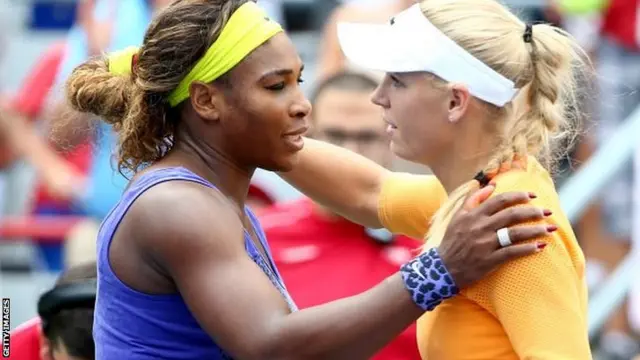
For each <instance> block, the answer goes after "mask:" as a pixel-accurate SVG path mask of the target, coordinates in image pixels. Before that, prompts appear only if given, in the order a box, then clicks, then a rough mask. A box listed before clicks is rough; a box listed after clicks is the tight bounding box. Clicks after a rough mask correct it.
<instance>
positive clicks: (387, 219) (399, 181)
mask: <svg viewBox="0 0 640 360" xmlns="http://www.w3.org/2000/svg"><path fill="white" fill-rule="evenodd" d="M446 199H447V193H446V191H445V190H444V188H443V187H442V184H440V182H439V181H438V179H437V178H436V177H435V176H433V175H413V174H408V173H393V174H392V175H390V176H389V177H388V178H386V179H385V181H384V182H383V184H382V190H381V192H380V199H379V202H378V217H379V219H380V222H381V223H382V225H384V227H386V228H387V229H389V231H391V232H393V233H395V234H403V235H407V236H409V237H412V238H415V239H422V238H424V236H425V234H426V232H427V229H428V226H429V222H430V221H431V217H432V216H433V214H435V213H436V211H437V210H438V208H439V207H440V205H442V204H443V203H444V201H445V200H446Z"/></svg>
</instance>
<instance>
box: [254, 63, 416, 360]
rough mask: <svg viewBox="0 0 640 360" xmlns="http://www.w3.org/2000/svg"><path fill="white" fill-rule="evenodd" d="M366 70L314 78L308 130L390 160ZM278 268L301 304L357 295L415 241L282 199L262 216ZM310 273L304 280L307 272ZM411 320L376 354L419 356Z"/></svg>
mask: <svg viewBox="0 0 640 360" xmlns="http://www.w3.org/2000/svg"><path fill="white" fill-rule="evenodd" d="M377 86H378V82H377V81H376V80H375V79H373V78H372V77H370V76H368V75H365V74H362V73H357V72H342V73H338V74H335V75H333V76H331V77H329V78H327V79H325V80H323V81H322V82H320V83H319V84H318V86H317V89H316V90H315V92H314V94H313V95H312V97H311V102H312V104H313V108H314V111H313V113H312V115H311V119H310V120H311V130H310V132H309V135H310V136H311V137H314V138H316V139H319V140H323V141H327V142H329V143H332V144H335V145H338V146H342V147H345V148H347V149H350V150H352V151H355V152H356V153H359V154H361V155H363V156H366V157H367V158H369V159H371V160H373V161H375V162H376V163H377V164H380V165H382V166H384V167H385V168H390V167H391V162H392V158H393V155H392V153H391V150H390V149H389V139H388V137H387V135H386V133H385V124H384V122H383V121H382V120H381V119H380V110H379V109H378V108H377V107H376V106H375V105H374V104H372V103H371V101H370V99H369V98H370V95H371V93H372V92H373V90H375V88H376V87H377ZM260 221H261V222H262V225H263V228H264V231H265V234H266V235H267V238H268V239H269V244H270V246H271V251H272V253H273V257H274V260H275V262H276V265H277V267H278V270H279V271H280V273H281V274H282V277H283V278H284V282H285V284H286V285H287V289H288V290H289V292H290V293H291V296H292V297H293V299H294V301H295V302H296V303H297V304H298V306H299V307H300V308H308V307H312V306H316V305H320V304H323V303H327V302H330V301H333V300H337V299H341V298H346V297H349V296H353V295H356V294H359V293H361V292H363V291H365V290H367V289H369V288H371V287H373V286H374V285H376V284H377V283H379V282H380V281H382V280H384V279H385V278H387V277H388V276H390V275H391V274H393V273H394V272H396V271H397V269H398V268H399V267H400V266H401V265H402V264H403V263H405V262H407V261H409V260H410V259H411V257H412V255H413V254H415V251H416V249H418V248H419V247H420V244H421V242H419V241H417V240H414V239H410V238H408V237H405V236H393V235H392V234H391V233H389V232H388V231H385V230H383V229H381V230H372V229H368V228H366V227H364V226H362V225H358V224H355V223H353V222H351V221H349V220H347V219H345V218H343V217H341V216H339V215H337V214H335V213H333V212H331V211H330V210H328V209H327V208H324V207H322V206H321V205H319V204H316V203H314V202H312V201H311V200H310V199H308V198H302V199H300V200H297V201H292V202H287V203H280V204H276V205H275V206H273V207H271V208H268V209H266V210H264V212H263V213H262V215H261V216H260ZM310 278H312V279H315V280H314V281H313V282H309V281H308V279H310ZM415 339H416V329H415V325H412V326H411V327H409V328H408V329H406V330H405V331H404V332H403V333H401V334H400V335H399V336H398V337H397V338H396V339H395V340H393V341H392V342H391V343H389V345H387V346H386V347H384V348H383V349H382V350H381V351H380V352H379V353H378V354H377V355H376V356H375V357H373V359H375V360H410V359H420V355H419V353H418V347H417V346H416V340H415Z"/></svg>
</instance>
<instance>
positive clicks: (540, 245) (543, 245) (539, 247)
mask: <svg viewBox="0 0 640 360" xmlns="http://www.w3.org/2000/svg"><path fill="white" fill-rule="evenodd" d="M546 246H547V243H538V246H537V247H538V249H540V250H542V249H544V248H545V247H546Z"/></svg>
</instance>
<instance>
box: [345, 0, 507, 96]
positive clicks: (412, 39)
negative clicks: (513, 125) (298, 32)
mask: <svg viewBox="0 0 640 360" xmlns="http://www.w3.org/2000/svg"><path fill="white" fill-rule="evenodd" d="M338 40H339V42H340V46H341V47H342V51H343V52H344V54H345V56H346V57H347V58H348V59H349V60H350V61H351V62H353V63H354V64H355V65H357V66H360V67H363V68H367V69H371V70H378V71H384V72H391V73H405V72H429V73H432V74H434V75H436V76H438V77H440V78H442V79H443V80H445V81H448V82H454V83H461V84H465V85H466V86H467V87H468V88H469V92H470V93H471V94H472V95H473V96H475V97H477V98H479V99H482V100H484V101H486V102H489V103H491V104H494V105H496V106H500V107H502V106H504V105H505V104H507V103H508V102H510V101H511V100H512V99H513V97H514V96H515V94H516V93H517V91H518V90H517V89H516V88H515V87H514V83H513V82H512V81H511V80H509V79H507V78H505V77H504V76H502V75H501V74H499V73H498V72H496V71H495V70H493V69H491V68H490V67H489V66H487V65H486V64H484V63H483V62H482V61H480V60H478V59H477V58H475V57H474V56H473V55H471V54H470V53H469V52H467V51H466V50H465V49H463V48H462V47H461V46H459V45H458V44H456V43H455V42H454V41H453V40H451V39H449V38H448V37H447V36H446V35H445V34H444V33H442V32H441V31H440V30H439V29H438V28H436V27H435V26H434V25H433V24H431V22H430V21H429V20H428V19H427V18H426V17H425V16H424V14H423V13H422V10H421V9H420V5H419V4H415V5H413V6H411V7H410V8H409V9H407V10H405V11H403V12H401V13H400V14H398V15H396V16H395V17H394V18H393V20H392V22H391V24H352V23H340V24H338Z"/></svg>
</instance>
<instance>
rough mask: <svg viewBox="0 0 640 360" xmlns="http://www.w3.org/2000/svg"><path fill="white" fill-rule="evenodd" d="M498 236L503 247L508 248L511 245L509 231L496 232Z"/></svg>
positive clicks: (506, 229)
mask: <svg viewBox="0 0 640 360" xmlns="http://www.w3.org/2000/svg"><path fill="white" fill-rule="evenodd" d="M496 233H497V234H498V242H499V243H500V246H501V247H507V246H509V245H511V238H510V237H509V229H508V228H502V229H500V230H498V231H497V232H496Z"/></svg>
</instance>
